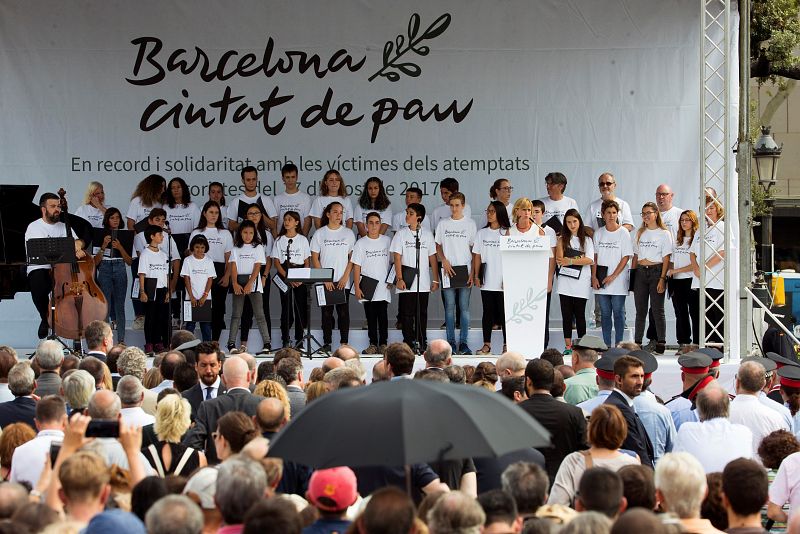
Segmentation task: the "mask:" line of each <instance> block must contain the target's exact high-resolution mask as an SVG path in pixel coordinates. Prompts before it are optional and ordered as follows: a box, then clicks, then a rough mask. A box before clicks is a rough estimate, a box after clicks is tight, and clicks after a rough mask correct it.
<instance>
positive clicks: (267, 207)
mask: <svg viewBox="0 0 800 534" xmlns="http://www.w3.org/2000/svg"><path fill="white" fill-rule="evenodd" d="M259 199H261V205H262V206H264V211H266V212H267V217H269V218H270V219H274V218H275V217H277V216H278V212H276V211H275V204H273V203H272V199H271V198H269V197H268V196H266V195H262V194H257V195H255V196H253V197H248V196H247V195H245V194H244V193H242V194H241V195H239V196H238V197H236V198H234V199H233V200H232V201H231V205H230V206H228V220H230V221H236V222H237V223H240V222H242V218H241V217H239V203H240V202H242V203H244V204H256V203H257V202H258V200H259Z"/></svg>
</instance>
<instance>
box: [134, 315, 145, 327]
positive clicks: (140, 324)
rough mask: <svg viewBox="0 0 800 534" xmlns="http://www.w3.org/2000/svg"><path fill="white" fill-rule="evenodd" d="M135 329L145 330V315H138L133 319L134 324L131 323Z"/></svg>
mask: <svg viewBox="0 0 800 534" xmlns="http://www.w3.org/2000/svg"><path fill="white" fill-rule="evenodd" d="M131 328H132V329H133V330H144V315H142V316H139V317H137V318H136V319H134V320H133V325H131Z"/></svg>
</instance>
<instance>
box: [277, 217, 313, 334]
mask: <svg viewBox="0 0 800 534" xmlns="http://www.w3.org/2000/svg"><path fill="white" fill-rule="evenodd" d="M301 221H302V215H301V214H300V213H298V212H296V211H292V210H290V211H287V212H286V213H284V214H283V221H282V223H281V231H280V233H279V234H278V238H277V239H276V240H275V245H274V246H273V247H272V254H271V257H272V263H273V265H275V270H276V271H278V275H279V276H280V277H281V279H282V280H283V281H284V283H285V284H286V288H287V289H286V291H281V292H280V297H281V340H282V341H283V346H284V347H290V346H291V345H290V344H289V327H290V326H292V322H294V340H295V347H298V348H299V346H301V345H302V342H303V323H304V322H305V321H306V317H307V313H308V302H307V298H308V295H307V293H308V289H307V287H306V286H305V284H303V283H302V282H287V281H286V275H287V271H288V269H291V268H292V267H308V266H309V258H310V257H311V246H310V245H309V243H308V239H306V237H305V236H304V235H303V234H301V233H299V232H300V229H301V224H302V223H301ZM295 312H296V313H295Z"/></svg>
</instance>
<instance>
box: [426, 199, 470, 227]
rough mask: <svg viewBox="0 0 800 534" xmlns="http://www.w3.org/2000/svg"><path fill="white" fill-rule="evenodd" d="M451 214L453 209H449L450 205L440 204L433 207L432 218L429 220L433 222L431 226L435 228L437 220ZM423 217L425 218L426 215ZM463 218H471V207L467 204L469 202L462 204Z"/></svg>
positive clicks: (437, 224)
mask: <svg viewBox="0 0 800 534" xmlns="http://www.w3.org/2000/svg"><path fill="white" fill-rule="evenodd" d="M452 215H453V210H451V209H450V205H449V204H442V205H440V206H437V207H436V208H434V209H433V217H431V219H433V220H432V221H431V223H433V227H434V228H436V227H437V226H439V222H441V221H442V220H443V219H448V218H450V217H451V216H452ZM425 218H426V219H427V218H428V215H426V216H425ZM464 218H465V219H471V218H472V208H471V207H470V206H469V204H465V205H464Z"/></svg>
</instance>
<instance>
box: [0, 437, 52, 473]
mask: <svg viewBox="0 0 800 534" xmlns="http://www.w3.org/2000/svg"><path fill="white" fill-rule="evenodd" d="M35 437H36V432H34V430H33V429H32V428H31V427H30V426H29V425H28V424H26V423H11V424H10V425H8V426H6V427H3V434H2V435H0V477H2V480H9V476H10V473H11V464H12V461H13V458H14V451H15V450H16V449H17V448H18V447H21V446H22V445H23V444H26V443H28V442H30V441H31V440H33V439H34V438H35ZM48 452H49V451H48ZM39 467H40V468H41V465H40V466H39Z"/></svg>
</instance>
